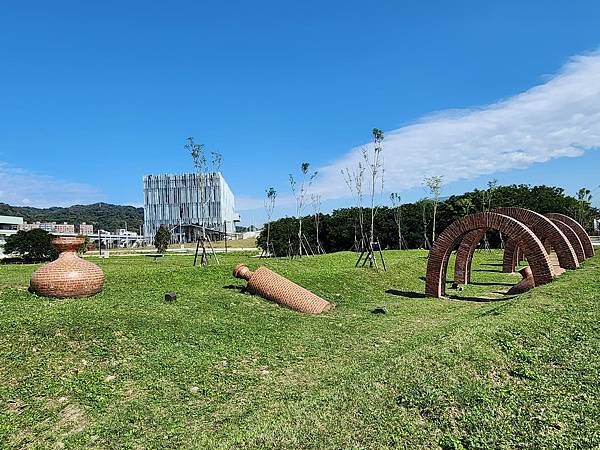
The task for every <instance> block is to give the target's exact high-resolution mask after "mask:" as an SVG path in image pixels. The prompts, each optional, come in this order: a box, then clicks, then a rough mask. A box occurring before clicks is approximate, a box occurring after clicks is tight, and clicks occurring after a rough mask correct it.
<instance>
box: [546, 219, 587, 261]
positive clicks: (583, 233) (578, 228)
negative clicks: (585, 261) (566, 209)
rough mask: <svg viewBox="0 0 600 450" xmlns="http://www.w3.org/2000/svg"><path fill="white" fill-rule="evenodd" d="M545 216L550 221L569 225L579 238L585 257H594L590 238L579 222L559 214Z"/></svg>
mask: <svg viewBox="0 0 600 450" xmlns="http://www.w3.org/2000/svg"><path fill="white" fill-rule="evenodd" d="M545 216H546V217H548V218H549V219H552V220H560V221H561V222H563V223H566V224H567V225H569V226H570V227H571V228H572V229H573V231H574V232H575V233H576V234H577V237H579V240H580V241H581V245H582V246H583V251H584V253H585V257H586V258H590V257H592V256H594V246H593V245H592V240H591V239H590V236H589V235H588V234H587V232H586V231H585V229H584V228H583V227H582V226H581V224H580V223H579V222H577V221H576V220H575V219H573V218H572V217H569V216H567V215H565V214H560V213H548V214H546V215H545Z"/></svg>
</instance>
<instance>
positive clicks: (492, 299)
mask: <svg viewBox="0 0 600 450" xmlns="http://www.w3.org/2000/svg"><path fill="white" fill-rule="evenodd" d="M511 286H512V285H511ZM385 293H386V294H391V295H397V296H399V297H405V298H427V295H425V294H423V293H422V292H414V291H398V290H396V289H388V290H387V291H385ZM494 294H500V295H503V296H504V295H505V293H504V292H494ZM445 298H448V299H450V300H459V301H465V302H478V303H482V302H503V301H506V300H511V299H513V298H515V296H510V297H467V296H465V295H456V294H452V295H446V297H445Z"/></svg>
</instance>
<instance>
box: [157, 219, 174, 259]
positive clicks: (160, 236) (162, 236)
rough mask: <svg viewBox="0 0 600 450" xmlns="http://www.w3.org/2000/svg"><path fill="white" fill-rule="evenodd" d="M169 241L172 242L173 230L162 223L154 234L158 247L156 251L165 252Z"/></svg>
mask: <svg viewBox="0 0 600 450" xmlns="http://www.w3.org/2000/svg"><path fill="white" fill-rule="evenodd" d="M169 242H171V232H170V231H169V229H168V228H167V227H166V226H165V225H161V226H160V227H158V230H157V231H156V234H155V235H154V246H155V247H156V251H157V252H158V253H165V252H166V251H167V247H168V246H169Z"/></svg>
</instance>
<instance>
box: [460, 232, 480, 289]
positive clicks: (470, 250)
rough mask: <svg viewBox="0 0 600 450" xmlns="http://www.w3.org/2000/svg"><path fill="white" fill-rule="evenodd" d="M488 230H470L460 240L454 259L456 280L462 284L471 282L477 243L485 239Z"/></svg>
mask: <svg viewBox="0 0 600 450" xmlns="http://www.w3.org/2000/svg"><path fill="white" fill-rule="evenodd" d="M485 231H486V230H473V231H469V232H468V233H467V234H465V236H464V237H463V238H462V240H461V241H460V245H459V246H458V249H457V250H456V260H455V261H454V281H455V282H456V283H460V284H469V283H470V282H471V262H472V261H473V254H474V253H475V249H476V248H477V245H478V244H479V243H480V242H481V240H482V239H483V235H484V234H485Z"/></svg>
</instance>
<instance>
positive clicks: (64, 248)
mask: <svg viewBox="0 0 600 450" xmlns="http://www.w3.org/2000/svg"><path fill="white" fill-rule="evenodd" d="M84 242H85V238H83V237H81V236H60V237H56V238H54V239H52V245H53V246H54V248H55V249H56V250H58V251H59V252H60V253H62V252H76V251H77V249H78V248H79V247H81V245H83V243H84Z"/></svg>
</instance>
